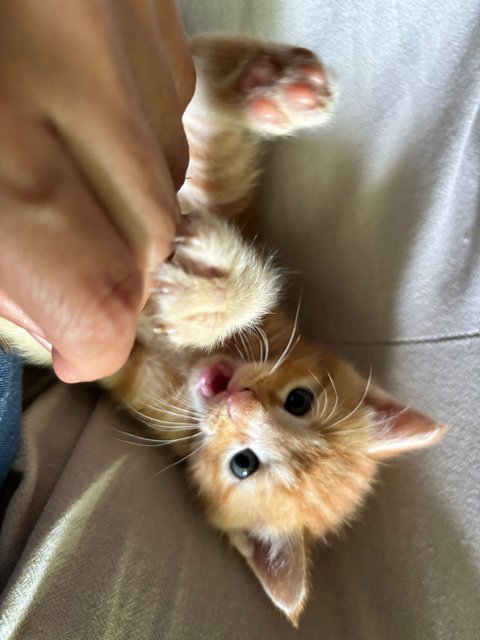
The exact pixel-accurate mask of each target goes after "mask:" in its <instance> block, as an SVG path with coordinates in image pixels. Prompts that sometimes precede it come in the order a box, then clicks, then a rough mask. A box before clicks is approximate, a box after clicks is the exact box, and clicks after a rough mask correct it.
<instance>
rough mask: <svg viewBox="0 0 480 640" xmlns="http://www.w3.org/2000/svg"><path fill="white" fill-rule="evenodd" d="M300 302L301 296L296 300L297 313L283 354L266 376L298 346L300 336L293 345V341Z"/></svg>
mask: <svg viewBox="0 0 480 640" xmlns="http://www.w3.org/2000/svg"><path fill="white" fill-rule="evenodd" d="M301 302H302V296H300V298H299V300H298V305H297V312H296V313H295V320H294V322H293V327H292V333H291V335H290V339H289V341H288V343H287V346H286V347H285V349H284V350H283V353H282V354H281V356H280V357H279V358H278V360H277V361H276V363H275V364H274V365H273V367H272V368H271V369H270V371H269V372H268V375H269V376H270V375H272V373H274V372H275V371H276V370H277V369H278V367H279V366H280V365H281V364H282V362H284V360H285V359H286V358H287V357H288V356H289V355H290V353H291V352H292V351H293V350H294V349H295V347H296V346H297V344H298V341H299V340H300V337H301V336H298V338H297V339H296V341H295V343H293V341H294V339H295V333H296V331H297V324H298V315H299V313H300V304H301Z"/></svg>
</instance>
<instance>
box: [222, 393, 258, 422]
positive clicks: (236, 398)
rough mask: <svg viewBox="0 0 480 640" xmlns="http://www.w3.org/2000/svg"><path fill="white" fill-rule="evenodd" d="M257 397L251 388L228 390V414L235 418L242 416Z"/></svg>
mask: <svg viewBox="0 0 480 640" xmlns="http://www.w3.org/2000/svg"><path fill="white" fill-rule="evenodd" d="M255 399H256V396H255V393H254V392H253V391H252V390H251V389H235V390H229V391H227V407H228V415H229V416H230V417H231V418H233V419H236V418H242V417H243V416H244V415H245V413H246V412H247V410H248V408H249V407H251V406H252V403H253V401H254V400H255Z"/></svg>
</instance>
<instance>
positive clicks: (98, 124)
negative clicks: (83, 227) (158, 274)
mask: <svg viewBox="0 0 480 640" xmlns="http://www.w3.org/2000/svg"><path fill="white" fill-rule="evenodd" d="M20 4H22V3H20ZM27 4H28V6H29V10H30V11H32V12H33V14H34V17H35V20H30V21H28V20H25V19H23V20H22V21H21V26H22V29H23V30H22V32H21V33H20V34H16V37H15V38H13V37H10V35H9V33H8V30H7V29H0V33H2V34H3V35H4V36H5V39H4V41H3V42H2V43H1V47H0V48H1V49H2V51H3V54H4V56H6V57H7V58H8V65H7V69H8V74H9V78H10V87H11V90H12V91H16V90H17V88H18V86H21V88H22V91H24V92H25V95H28V97H29V99H30V100H31V101H32V102H33V104H34V105H35V106H37V107H38V108H39V110H40V112H41V113H42V114H43V116H44V119H48V121H50V122H51V123H52V125H53V126H54V127H55V128H56V131H57V133H58V134H59V136H60V137H61V139H62V140H63V142H64V144H65V147H66V148H67V149H68V150H69V152H70V154H71V157H72V160H73V162H74V163H75V164H76V166H77V168H78V170H79V171H80V172H82V174H83V176H84V178H85V179H86V181H87V182H88V183H89V184H90V185H91V186H92V187H93V189H94V191H95V194H96V196H97V197H98V199H99V200H100V202H101V204H102V206H103V208H104V209H105V210H107V211H109V213H110V214H111V216H112V219H113V220H114V222H115V224H116V225H117V226H118V227H119V229H120V230H121V232H122V233H123V234H124V235H125V236H126V237H128V238H129V240H130V241H131V243H132V245H133V247H134V250H135V252H136V254H137V256H138V260H139V263H140V266H141V269H142V271H147V270H152V269H153V268H154V267H155V266H156V264H158V262H159V261H161V260H163V259H164V258H165V257H166V256H168V255H169V254H170V252H171V240H172V237H173V234H174V230H175V221H176V219H177V217H178V215H179V214H178V204H177V201H176V193H175V189H174V185H173V182H172V179H171V176H170V171H169V165H168V161H167V159H166V156H165V154H164V152H163V149H162V147H161V145H160V144H159V142H158V141H157V139H156V136H155V132H154V130H153V129H152V126H151V124H150V122H149V119H148V116H147V114H146V113H145V110H144V108H143V105H142V101H141V99H140V94H139V92H138V91H137V88H136V85H135V82H134V78H132V75H131V70H130V67H129V65H128V60H127V59H126V57H125V55H124V48H123V44H124V43H123V42H122V41H121V40H119V39H118V38H117V34H116V32H115V24H114V22H113V18H112V12H114V6H112V7H110V8H108V5H106V4H105V3H103V2H102V3H100V2H85V1H80V0H71V2H69V10H68V12H59V11H58V4H57V2H55V1H54V0H44V2H43V3H42V6H41V10H37V9H36V6H37V5H36V3H34V2H27ZM16 6H17V3H15V7H16ZM108 9H110V10H108ZM11 11H12V12H13V13H14V17H16V13H15V12H20V11H21V8H20V9H15V11H14V10H13V9H12V10H11ZM52 29H53V31H52ZM19 36H21V37H19ZM19 42H20V43H23V42H28V46H29V57H28V56H27V59H26V60H25V59H24V56H23V55H22V49H21V46H20V44H19ZM46 42H48V47H47V46H45V43H46ZM32 51H33V54H32ZM32 55H35V69H36V73H35V75H32V74H31V73H30V71H29V67H28V64H27V62H28V60H31V57H32ZM4 66H5V65H4ZM159 73H160V74H163V75H162V78H163V79H164V83H163V84H164V86H165V91H164V96H163V104H164V129H165V131H167V132H168V131H170V132H172V134H171V135H172V136H173V137H176V138H178V140H179V144H182V142H181V140H182V139H183V138H182V136H183V133H182V128H181V121H180V115H181V114H180V113H179V111H178V105H177V104H176V95H175V91H174V90H172V89H171V85H172V80H171V77H170V74H169V70H168V65H167V64H166V63H165V65H164V69H163V70H162V69H160V70H159ZM21 78H23V81H22V82H21V81H20V79H21ZM25 78H26V80H25ZM7 79H8V78H7ZM27 80H28V82H27ZM162 82H163V80H162ZM169 83H170V84H169ZM172 95H173V97H172ZM178 132H180V133H178ZM183 144H184V145H185V144H186V143H185V141H184V142H183Z"/></svg>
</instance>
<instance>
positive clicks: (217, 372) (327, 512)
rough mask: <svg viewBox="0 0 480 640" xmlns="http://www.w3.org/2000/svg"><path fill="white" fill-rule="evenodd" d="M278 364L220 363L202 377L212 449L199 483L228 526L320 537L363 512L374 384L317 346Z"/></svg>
mask: <svg viewBox="0 0 480 640" xmlns="http://www.w3.org/2000/svg"><path fill="white" fill-rule="evenodd" d="M274 365H275V362H266V363H264V364H260V363H244V362H240V361H234V360H231V359H227V358H224V357H219V358H212V359H210V360H207V361H205V362H204V363H203V365H201V366H200V367H199V368H198V369H197V370H196V371H195V372H194V374H193V375H192V378H191V382H190V385H191V394H192V396H193V399H194V401H195V403H196V405H197V407H198V408H200V409H201V410H202V411H203V412H204V418H203V420H202V421H201V422H200V425H199V426H200V429H201V431H202V433H203V435H204V444H203V447H202V448H201V449H200V450H199V452H198V454H196V455H195V456H193V457H192V473H193V477H194V478H195V481H196V483H197V484H198V487H199V488H200V493H201V495H202V497H203V499H204V501H205V502H206V505H207V509H208V513H209V516H210V518H211V520H212V521H213V523H214V524H215V525H217V526H218V527H220V528H222V529H224V530H227V531H228V530H235V529H244V530H248V531H255V532H258V533H260V534H262V535H265V533H266V532H268V533H269V534H273V535H275V534H282V535H292V534H296V533H298V532H301V531H302V530H304V529H307V530H308V531H310V532H311V533H312V534H313V535H315V536H319V535H322V534H323V533H324V532H325V531H326V530H327V529H330V528H332V527H335V526H336V525H337V524H339V522H340V521H341V520H343V519H344V517H345V516H346V515H348V514H350V513H351V512H352V511H353V510H354V508H355V506H356V505H357V504H358V502H359V501H360V500H361V497H362V496H363V495H364V494H365V492H366V491H367V490H368V488H369V486H370V484H371V480H372V476H373V474H374V473H375V469H376V461H375V460H374V459H373V458H371V457H370V456H369V455H368V446H369V442H370V431H371V422H372V419H373V412H372V411H371V410H370V409H369V408H368V407H367V406H366V405H365V404H363V403H362V396H363V395H364V394H365V393H366V384H365V382H364V381H362V379H361V378H360V377H359V376H358V375H357V374H356V373H355V371H354V370H353V369H352V368H351V367H350V366H349V365H348V364H347V363H345V362H343V361H342V360H340V359H339V358H336V357H334V356H330V355H328V356H327V355H326V354H325V353H324V352H323V351H320V350H319V349H316V348H314V347H312V345H308V347H307V346H306V345H301V344H299V345H297V347H296V349H295V355H294V354H292V355H291V356H290V357H289V358H288V359H287V360H286V361H285V362H283V364H281V365H280V366H279V367H278V368H276V369H275V367H274ZM272 369H273V370H272Z"/></svg>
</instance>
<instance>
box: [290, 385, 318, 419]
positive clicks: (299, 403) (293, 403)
mask: <svg viewBox="0 0 480 640" xmlns="http://www.w3.org/2000/svg"><path fill="white" fill-rule="evenodd" d="M312 402H313V393H312V392H311V391H309V390H308V389H300V388H299V389H292V390H291V391H290V393H289V394H288V396H287V399H286V400H285V404H284V405H283V407H284V409H285V410H286V411H288V413H291V414H292V415H294V416H304V415H305V414H306V413H308V411H309V410H310V407H311V406H312Z"/></svg>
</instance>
